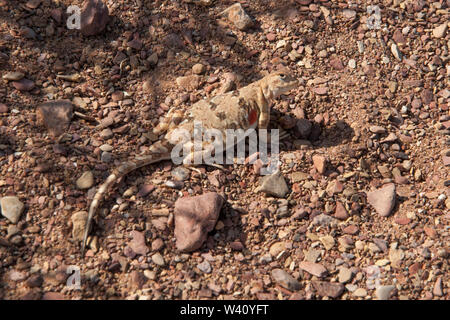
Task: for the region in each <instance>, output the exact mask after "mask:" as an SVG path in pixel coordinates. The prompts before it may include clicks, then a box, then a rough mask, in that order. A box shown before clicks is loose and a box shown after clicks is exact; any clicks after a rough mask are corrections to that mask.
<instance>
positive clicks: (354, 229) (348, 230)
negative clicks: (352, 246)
mask: <svg viewBox="0 0 450 320" xmlns="http://www.w3.org/2000/svg"><path fill="white" fill-rule="evenodd" d="M342 232H344V233H346V234H351V235H354V234H357V233H358V232H359V229H358V227H357V226H355V225H354V224H351V225H349V226H347V227H345V228H344V229H343V230H342Z"/></svg>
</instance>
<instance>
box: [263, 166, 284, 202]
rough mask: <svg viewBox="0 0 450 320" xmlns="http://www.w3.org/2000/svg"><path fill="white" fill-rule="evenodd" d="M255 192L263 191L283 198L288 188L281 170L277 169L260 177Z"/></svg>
mask: <svg viewBox="0 0 450 320" xmlns="http://www.w3.org/2000/svg"><path fill="white" fill-rule="evenodd" d="M257 192H264V193H266V194H268V195H271V196H275V197H278V198H284V197H285V196H286V194H287V193H288V192H289V188H288V186H287V184H286V180H285V179H284V177H283V175H282V173H281V171H277V172H275V173H274V174H271V175H268V176H264V177H263V178H261V181H260V186H259V187H258V188H257Z"/></svg>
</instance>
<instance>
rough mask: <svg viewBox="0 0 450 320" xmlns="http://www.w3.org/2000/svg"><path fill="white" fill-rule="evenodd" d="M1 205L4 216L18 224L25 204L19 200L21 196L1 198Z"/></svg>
mask: <svg viewBox="0 0 450 320" xmlns="http://www.w3.org/2000/svg"><path fill="white" fill-rule="evenodd" d="M0 207H1V209H2V216H4V217H5V218H7V219H8V220H9V221H11V222H12V223H14V224H16V223H17V222H18V221H19V218H20V215H21V214H22V212H23V209H24V208H25V205H24V204H23V203H22V202H21V201H20V200H19V198H17V197H14V196H7V197H3V198H1V200H0Z"/></svg>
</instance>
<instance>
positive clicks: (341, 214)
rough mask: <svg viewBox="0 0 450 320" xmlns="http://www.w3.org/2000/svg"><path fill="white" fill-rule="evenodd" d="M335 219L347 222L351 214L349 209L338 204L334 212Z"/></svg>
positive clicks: (338, 202)
mask: <svg viewBox="0 0 450 320" xmlns="http://www.w3.org/2000/svg"><path fill="white" fill-rule="evenodd" d="M334 217H335V218H336V219H339V220H347V219H348V217H349V214H348V212H347V209H345V207H344V205H343V204H342V203H341V202H340V201H337V202H336V210H335V211H334Z"/></svg>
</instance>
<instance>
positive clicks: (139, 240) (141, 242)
mask: <svg viewBox="0 0 450 320" xmlns="http://www.w3.org/2000/svg"><path fill="white" fill-rule="evenodd" d="M131 236H132V237H133V239H132V240H131V241H130V243H129V244H128V246H129V247H130V248H131V249H132V250H133V251H134V252H136V253H137V254H141V255H146V254H147V252H149V250H150V249H149V248H148V247H147V245H146V243H145V235H144V233H142V232H139V231H136V230H134V231H131Z"/></svg>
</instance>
